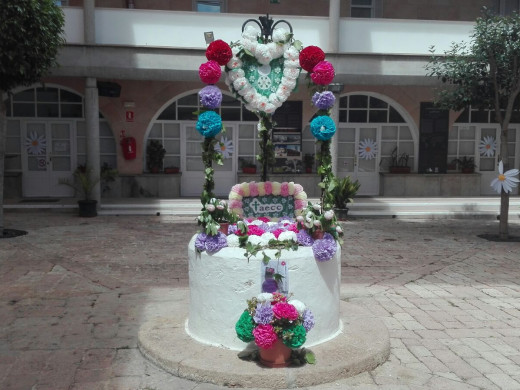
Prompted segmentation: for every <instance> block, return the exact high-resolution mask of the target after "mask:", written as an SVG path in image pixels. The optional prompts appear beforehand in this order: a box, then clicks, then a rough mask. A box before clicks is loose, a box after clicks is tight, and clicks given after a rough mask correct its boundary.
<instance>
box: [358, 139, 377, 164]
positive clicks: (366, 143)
mask: <svg viewBox="0 0 520 390" xmlns="http://www.w3.org/2000/svg"><path fill="white" fill-rule="evenodd" d="M358 154H359V157H361V158H364V159H365V160H372V159H373V158H375V157H376V154H377V144H376V143H375V142H374V140H373V139H370V138H365V139H364V140H363V141H361V142H360V143H359V148H358Z"/></svg>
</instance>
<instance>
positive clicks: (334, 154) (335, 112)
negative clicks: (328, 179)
mask: <svg viewBox="0 0 520 390" xmlns="http://www.w3.org/2000/svg"><path fill="white" fill-rule="evenodd" d="M334 95H335V96H336V104H334V106H333V107H332V110H331V112H330V117H331V119H332V120H333V121H334V123H335V124H336V134H334V137H332V142H331V143H330V156H331V160H332V173H334V175H337V173H338V136H339V134H338V132H339V131H338V130H339V95H338V94H334Z"/></svg>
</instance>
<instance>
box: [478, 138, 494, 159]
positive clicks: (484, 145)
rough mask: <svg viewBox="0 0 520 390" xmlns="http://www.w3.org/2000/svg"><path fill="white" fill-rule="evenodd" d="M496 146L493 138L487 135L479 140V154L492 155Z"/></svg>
mask: <svg viewBox="0 0 520 390" xmlns="http://www.w3.org/2000/svg"><path fill="white" fill-rule="evenodd" d="M496 148H497V145H496V141H495V138H494V137H492V136H490V135H488V136H486V137H484V138H482V139H481V140H480V145H479V151H480V155H481V156H486V157H493V156H494V155H495V150H496Z"/></svg>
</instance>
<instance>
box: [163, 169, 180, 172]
mask: <svg viewBox="0 0 520 390" xmlns="http://www.w3.org/2000/svg"><path fill="white" fill-rule="evenodd" d="M164 173H179V168H164Z"/></svg>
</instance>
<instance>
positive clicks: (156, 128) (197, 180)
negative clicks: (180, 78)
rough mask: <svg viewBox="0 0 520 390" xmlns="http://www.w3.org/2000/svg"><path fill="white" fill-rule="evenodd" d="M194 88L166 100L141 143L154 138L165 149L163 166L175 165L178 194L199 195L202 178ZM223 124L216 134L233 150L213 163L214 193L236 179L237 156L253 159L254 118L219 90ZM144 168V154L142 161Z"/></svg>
mask: <svg viewBox="0 0 520 390" xmlns="http://www.w3.org/2000/svg"><path fill="white" fill-rule="evenodd" d="M201 108H202V107H201V106H200V102H199V98H198V92H193V91H190V92H187V93H184V94H182V95H179V96H176V97H174V98H173V99H171V100H170V101H169V102H167V103H166V104H165V105H164V106H163V107H162V108H161V109H159V110H158V113H157V115H156V116H155V118H154V119H153V120H152V121H151V123H150V126H149V128H148V130H147V133H146V136H145V145H148V143H149V142H150V141H151V140H158V141H160V142H161V143H162V145H163V146H164V148H165V149H166V156H165V158H164V168H167V167H173V166H174V167H179V168H180V170H181V172H182V176H181V190H180V191H181V196H200V194H201V192H202V185H203V182H204V166H203V163H202V158H201V153H202V149H201V144H202V142H203V137H202V136H201V135H200V134H199V133H198V132H197V130H196V127H195V126H196V123H197V116H196V115H195V114H194V112H196V111H198V110H200V109H201ZM218 113H219V114H220V116H221V117H222V121H223V123H224V127H225V133H220V134H219V135H218V136H217V137H216V138H217V139H219V140H220V141H227V142H228V143H230V145H232V147H233V152H232V153H231V154H230V156H229V158H225V159H224V165H223V166H219V165H217V164H215V163H214V164H213V168H214V170H215V174H214V178H215V194H216V195H217V196H223V197H226V196H227V195H228V194H229V190H230V188H231V187H232V186H233V185H234V184H235V183H236V181H237V175H236V172H237V170H238V168H239V164H240V161H241V160H247V161H256V159H255V155H256V154H257V153H258V150H257V148H258V137H257V133H258V132H257V130H256V125H257V122H258V118H257V117H256V116H255V115H254V114H252V113H251V112H249V111H248V110H246V109H245V108H244V107H243V105H242V104H241V102H240V101H238V100H237V99H235V98H234V97H233V96H231V95H230V94H228V93H223V99H222V104H221V106H220V107H219V109H218ZM143 164H144V165H143V167H144V170H145V171H146V156H145V160H144V161H143Z"/></svg>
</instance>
